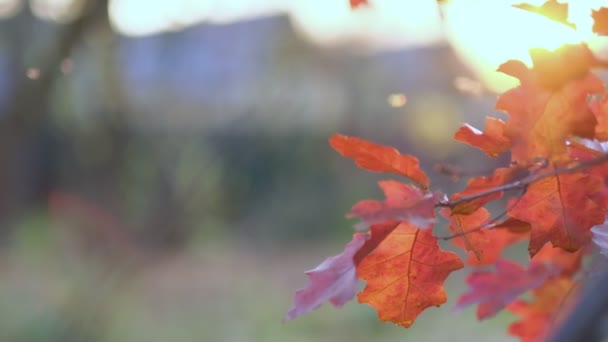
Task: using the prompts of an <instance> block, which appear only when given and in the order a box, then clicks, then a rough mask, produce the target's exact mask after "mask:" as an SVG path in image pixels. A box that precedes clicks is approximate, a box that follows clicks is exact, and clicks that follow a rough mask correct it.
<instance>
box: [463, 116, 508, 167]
mask: <svg viewBox="0 0 608 342" xmlns="http://www.w3.org/2000/svg"><path fill="white" fill-rule="evenodd" d="M504 130H505V123H504V121H502V120H500V119H497V118H493V117H489V116H488V117H486V130H485V131H483V132H481V131H480V130H478V129H477V128H475V127H473V126H470V125H468V124H464V125H463V126H462V127H460V129H458V131H456V134H454V139H456V140H458V141H462V142H464V143H467V144H469V145H471V146H473V147H477V148H478V149H480V150H482V151H484V152H485V153H486V154H488V155H489V156H490V157H496V156H498V155H499V154H501V153H503V152H506V151H508V150H509V148H511V141H509V138H507V137H505V135H504Z"/></svg>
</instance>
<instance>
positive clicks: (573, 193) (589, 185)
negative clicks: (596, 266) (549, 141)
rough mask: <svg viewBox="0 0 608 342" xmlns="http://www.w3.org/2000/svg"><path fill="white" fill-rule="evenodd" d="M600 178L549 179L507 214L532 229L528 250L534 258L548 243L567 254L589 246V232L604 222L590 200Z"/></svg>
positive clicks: (602, 212) (599, 209) (601, 211)
mask: <svg viewBox="0 0 608 342" xmlns="http://www.w3.org/2000/svg"><path fill="white" fill-rule="evenodd" d="M601 187H602V182H601V180H600V179H599V178H597V177H593V176H589V175H586V174H566V175H559V176H555V177H549V178H546V179H543V180H541V181H538V182H536V183H534V184H531V185H530V186H529V188H528V191H527V192H526V193H525V194H524V195H523V196H522V197H521V199H520V200H519V202H518V203H517V205H515V207H514V208H513V209H512V210H511V211H510V212H509V214H510V215H511V216H512V217H514V218H517V219H519V220H522V221H525V222H529V223H530V225H531V226H532V231H531V236H530V245H529V247H528V250H529V252H530V255H531V256H534V254H536V253H537V252H538V251H539V250H540V249H541V247H543V246H544V245H545V243H547V242H551V243H552V244H553V246H555V247H561V248H563V249H565V250H567V251H576V250H578V249H579V248H581V247H583V246H584V245H586V244H588V243H589V241H590V239H591V232H590V229H591V227H593V226H594V225H596V224H599V223H602V222H603V221H604V216H605V213H606V209H605V208H602V207H600V206H598V204H597V203H595V202H594V201H592V200H591V199H590V198H589V194H594V193H596V192H598V191H599V190H600V188H601Z"/></svg>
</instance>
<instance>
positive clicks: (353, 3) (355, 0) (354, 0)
mask: <svg viewBox="0 0 608 342" xmlns="http://www.w3.org/2000/svg"><path fill="white" fill-rule="evenodd" d="M349 1H350V8H353V9H354V8H357V7H359V6H368V5H369V3H368V2H367V0H349Z"/></svg>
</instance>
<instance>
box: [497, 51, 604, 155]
mask: <svg viewBox="0 0 608 342" xmlns="http://www.w3.org/2000/svg"><path fill="white" fill-rule="evenodd" d="M588 55H590V56H591V57H586V56H588ZM531 56H532V58H533V60H534V63H535V64H534V68H533V69H528V68H527V67H525V65H523V63H522V62H519V61H509V62H507V63H505V64H503V65H501V67H500V68H499V71H502V72H504V73H506V74H508V75H511V76H514V77H516V78H518V79H519V80H520V81H521V84H520V86H518V87H516V88H514V89H511V90H509V91H507V92H506V93H504V94H503V95H501V96H500V97H499V98H498V101H497V102H496V109H498V110H501V111H504V112H506V113H507V114H508V115H509V116H510V120H509V121H507V123H506V126H505V130H504V134H505V136H506V137H507V138H508V139H510V141H511V143H512V154H511V157H512V160H513V161H515V162H518V163H519V164H523V165H526V164H527V163H529V161H531V160H533V159H535V158H543V159H550V160H558V159H560V158H562V157H563V156H564V155H565V154H566V151H567V148H566V139H567V138H569V137H571V136H580V137H593V136H594V134H595V126H596V124H597V120H596V118H595V116H594V115H593V113H592V112H591V111H590V110H589V107H588V105H587V97H588V96H589V95H590V94H594V93H599V92H602V91H603V90H604V85H603V83H602V81H601V80H600V79H599V78H598V77H596V76H595V75H593V74H591V73H589V68H590V67H591V66H592V65H593V60H592V59H593V56H592V55H591V52H589V49H588V48H587V47H586V45H569V46H566V47H564V48H562V50H558V51H555V52H548V51H546V50H538V49H537V50H532V52H531Z"/></svg>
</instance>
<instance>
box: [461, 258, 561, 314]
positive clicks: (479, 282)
mask: <svg viewBox="0 0 608 342" xmlns="http://www.w3.org/2000/svg"><path fill="white" fill-rule="evenodd" d="M495 266H496V271H495V272H491V271H485V270H479V271H475V272H473V273H471V274H470V275H469V276H468V277H467V284H468V285H469V287H470V289H469V291H468V292H466V293H465V294H463V295H462V296H461V297H460V298H458V302H457V303H456V306H455V308H454V309H455V310H456V311H460V310H462V309H464V308H466V307H468V306H470V305H473V304H478V306H477V318H478V319H479V320H484V319H488V318H491V317H494V316H495V315H496V314H497V313H498V312H499V311H500V310H502V309H504V308H505V307H506V306H507V305H509V304H510V303H512V302H513V301H514V300H516V299H517V297H519V296H520V295H521V294H522V293H524V292H526V291H528V290H531V289H535V288H537V287H539V286H541V285H542V284H543V283H545V281H547V279H550V278H552V277H555V276H557V275H558V274H559V270H560V268H559V267H556V266H554V265H551V264H544V263H531V264H530V266H529V267H528V268H524V267H522V266H520V265H519V264H517V263H515V262H512V261H508V260H504V259H501V260H497V261H496V264H495Z"/></svg>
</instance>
